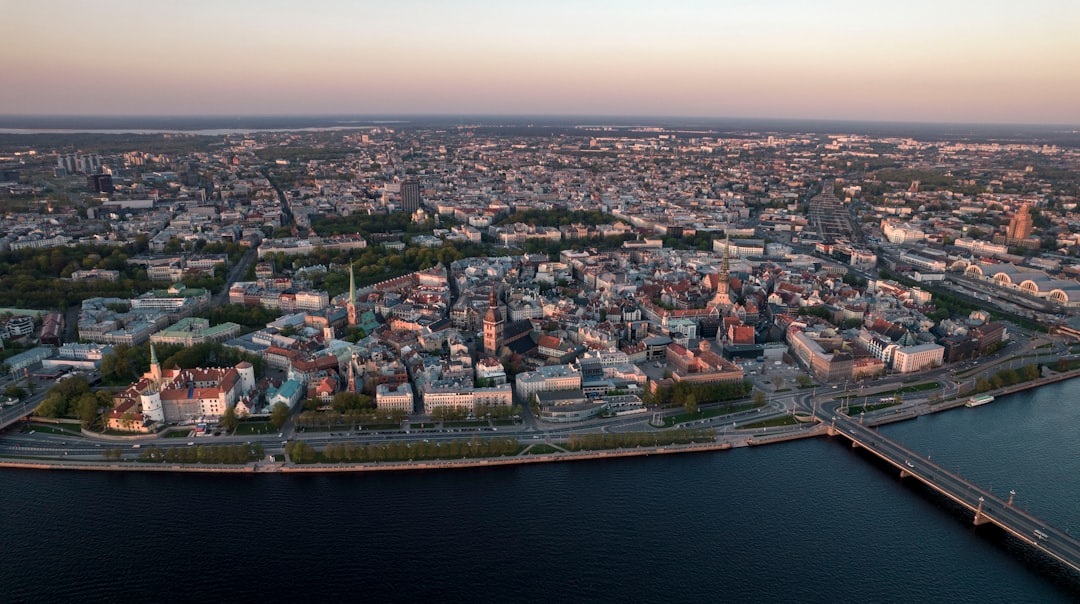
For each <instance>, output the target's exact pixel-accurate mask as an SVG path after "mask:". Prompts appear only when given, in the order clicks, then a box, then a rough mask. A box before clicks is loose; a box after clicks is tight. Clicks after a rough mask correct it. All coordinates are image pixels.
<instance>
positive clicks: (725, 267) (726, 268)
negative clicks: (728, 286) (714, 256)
mask: <svg viewBox="0 0 1080 604" xmlns="http://www.w3.org/2000/svg"><path fill="white" fill-rule="evenodd" d="M730 248H731V240H730V239H728V234H727V232H726V231H725V232H724V258H723V260H721V261H720V278H721V279H723V280H724V282H725V283H726V282H727V280H728V277H729V275H728V273H729V272H730V271H731V265H730V264H729V263H728V252H729V250H730Z"/></svg>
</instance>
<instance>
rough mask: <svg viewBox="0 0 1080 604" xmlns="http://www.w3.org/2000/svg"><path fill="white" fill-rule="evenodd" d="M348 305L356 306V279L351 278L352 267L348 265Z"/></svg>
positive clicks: (350, 264)
mask: <svg viewBox="0 0 1080 604" xmlns="http://www.w3.org/2000/svg"><path fill="white" fill-rule="evenodd" d="M349 304H352V305H353V306H356V279H355V278H354V277H353V265H352V263H351V262H350V263H349Z"/></svg>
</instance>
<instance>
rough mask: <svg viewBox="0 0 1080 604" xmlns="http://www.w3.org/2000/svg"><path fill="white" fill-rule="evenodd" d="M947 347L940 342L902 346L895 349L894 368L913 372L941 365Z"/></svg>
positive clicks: (899, 370) (903, 371)
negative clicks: (940, 344) (939, 343)
mask: <svg viewBox="0 0 1080 604" xmlns="http://www.w3.org/2000/svg"><path fill="white" fill-rule="evenodd" d="M944 357H945V347H944V346H939V345H938V344H919V345H917V346H901V347H897V348H895V349H894V350H893V353H892V368H893V370H895V371H897V372H899V373H912V372H915V371H922V370H924V369H930V368H932V367H937V366H939V365H941V363H942V360H943V359H944Z"/></svg>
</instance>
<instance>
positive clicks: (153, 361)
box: [150, 344, 161, 389]
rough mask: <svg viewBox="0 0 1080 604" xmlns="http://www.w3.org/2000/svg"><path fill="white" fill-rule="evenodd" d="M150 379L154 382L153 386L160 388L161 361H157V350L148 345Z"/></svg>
mask: <svg viewBox="0 0 1080 604" xmlns="http://www.w3.org/2000/svg"><path fill="white" fill-rule="evenodd" d="M150 379H151V380H152V381H153V382H154V388H155V389H160V388H161V363H159V362H158V358H157V350H155V349H154V345H153V344H151V345H150Z"/></svg>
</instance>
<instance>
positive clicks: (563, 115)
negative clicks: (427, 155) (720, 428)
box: [0, 112, 1080, 129]
mask: <svg viewBox="0 0 1080 604" xmlns="http://www.w3.org/2000/svg"><path fill="white" fill-rule="evenodd" d="M339 117H351V118H369V119H385V118H397V119H408V118H413V119H415V118H426V119H430V118H443V119H462V118H489V119H490V118H513V119H525V118H529V119H568V118H573V119H614V120H686V121H689V120H703V121H706V120H710V121H759V122H834V123H850V124H895V125H925V126H997V127H1003V126H1022V127H1041V128H1054V127H1057V128H1073V129H1077V128H1080V123H1068V122H1015V121H1000V122H995V121H948V120H906V119H897V118H877V119H869V118H837V117H769V116H730V115H729V116H722V115H713V116H709V115H672V114H667V115H665V114H634V113H625V114H621V113H612V114H601V113H499V112H495V113H440V112H431V113H421V112H413V113H340V112H317V113H303V112H295V113H246V114H244V113H139V114H130V113H129V114H109V113H0V119H72V118H78V119H88V118H89V119H131V120H137V119H211V118H213V119H223V118H228V119H243V118H339ZM596 125H602V124H596Z"/></svg>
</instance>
